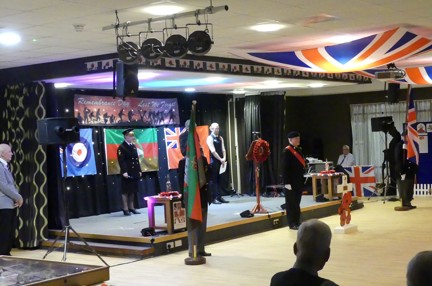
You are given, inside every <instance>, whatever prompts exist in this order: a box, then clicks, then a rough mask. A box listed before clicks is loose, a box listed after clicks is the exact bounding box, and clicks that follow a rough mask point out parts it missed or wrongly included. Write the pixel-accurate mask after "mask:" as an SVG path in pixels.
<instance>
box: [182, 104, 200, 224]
mask: <svg viewBox="0 0 432 286" xmlns="http://www.w3.org/2000/svg"><path fill="white" fill-rule="evenodd" d="M195 104H196V101H194V102H193V103H192V111H191V118H190V123H189V134H188V139H187V149H186V165H185V180H184V181H185V185H184V192H185V195H186V196H187V206H186V207H187V217H188V218H189V219H191V220H196V221H199V222H202V210H201V196H200V187H202V186H203V185H204V184H205V173H204V165H203V161H202V154H201V149H200V143H199V137H198V133H197V131H196V126H195V122H196V120H195Z"/></svg>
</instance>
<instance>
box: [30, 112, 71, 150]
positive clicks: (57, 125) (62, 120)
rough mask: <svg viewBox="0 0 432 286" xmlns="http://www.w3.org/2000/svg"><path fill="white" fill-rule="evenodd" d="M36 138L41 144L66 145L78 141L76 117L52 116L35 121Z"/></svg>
mask: <svg viewBox="0 0 432 286" xmlns="http://www.w3.org/2000/svg"><path fill="white" fill-rule="evenodd" d="M37 131H38V138H37V141H38V142H39V144H42V145H67V144H69V143H76V142H79V141H80V133H79V125H78V119H77V118H75V117H53V118H45V119H40V120H38V121H37Z"/></svg>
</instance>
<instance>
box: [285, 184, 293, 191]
mask: <svg viewBox="0 0 432 286" xmlns="http://www.w3.org/2000/svg"><path fill="white" fill-rule="evenodd" d="M284 187H285V189H287V190H292V188H291V185H290V184H286V185H285V186H284Z"/></svg>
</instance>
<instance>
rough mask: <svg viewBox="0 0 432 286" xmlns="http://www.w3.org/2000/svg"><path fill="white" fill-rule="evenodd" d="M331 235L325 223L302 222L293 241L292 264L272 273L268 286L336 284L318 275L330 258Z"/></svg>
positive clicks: (312, 220)
mask: <svg viewBox="0 0 432 286" xmlns="http://www.w3.org/2000/svg"><path fill="white" fill-rule="evenodd" d="M331 237H332V233H331V230H330V228H329V226H328V225H327V224H325V223H323V222H321V221H319V220H317V219H311V220H308V221H305V222H303V223H302V224H301V226H300V228H299V230H298V232H297V240H296V242H295V243H294V254H295V255H296V257H297V258H296V261H295V263H294V266H293V267H292V268H291V269H289V270H286V271H282V272H278V273H276V274H275V275H273V277H272V279H271V282H270V286H306V285H307V286H318V285H319V286H337V284H335V283H334V282H332V281H330V280H328V279H325V278H321V277H319V276H318V271H320V270H321V269H323V268H324V265H325V264H326V262H327V261H328V260H329V258H330V242H331Z"/></svg>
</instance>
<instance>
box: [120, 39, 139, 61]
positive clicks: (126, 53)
mask: <svg viewBox="0 0 432 286" xmlns="http://www.w3.org/2000/svg"><path fill="white" fill-rule="evenodd" d="M117 52H118V56H119V59H120V60H122V61H123V62H124V63H125V64H134V63H136V62H137V61H138V59H139V56H140V53H139V48H138V45H137V44H135V43H134V42H123V43H121V44H120V45H119V46H118V47H117Z"/></svg>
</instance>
